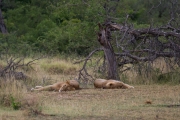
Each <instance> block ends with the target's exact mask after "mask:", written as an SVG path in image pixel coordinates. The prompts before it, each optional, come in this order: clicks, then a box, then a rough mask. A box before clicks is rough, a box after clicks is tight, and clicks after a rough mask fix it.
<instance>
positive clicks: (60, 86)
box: [31, 80, 80, 92]
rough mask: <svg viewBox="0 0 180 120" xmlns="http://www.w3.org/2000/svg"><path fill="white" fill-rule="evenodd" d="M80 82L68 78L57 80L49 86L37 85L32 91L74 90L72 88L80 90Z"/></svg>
mask: <svg viewBox="0 0 180 120" xmlns="http://www.w3.org/2000/svg"><path fill="white" fill-rule="evenodd" d="M78 89H80V88H79V83H78V82H77V81H75V80H67V81H66V82H57V83H55V84H52V85H48V86H44V87H42V86H36V87H35V88H32V89H31V91H59V92H61V91H72V90H78Z"/></svg>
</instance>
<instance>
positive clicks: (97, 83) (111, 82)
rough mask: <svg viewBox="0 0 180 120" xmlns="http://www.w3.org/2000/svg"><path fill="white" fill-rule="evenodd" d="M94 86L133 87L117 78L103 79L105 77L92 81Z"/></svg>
mask: <svg viewBox="0 0 180 120" xmlns="http://www.w3.org/2000/svg"><path fill="white" fill-rule="evenodd" d="M94 87H95V88H103V89H129V88H134V87H133V86H130V85H128V84H125V83H123V82H120V81H117V80H112V79H110V80H105V79H96V80H95V81H94Z"/></svg>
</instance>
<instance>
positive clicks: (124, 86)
mask: <svg viewBox="0 0 180 120" xmlns="http://www.w3.org/2000/svg"><path fill="white" fill-rule="evenodd" d="M122 88H123V89H128V88H134V87H133V86H130V85H128V84H125V83H123V86H122Z"/></svg>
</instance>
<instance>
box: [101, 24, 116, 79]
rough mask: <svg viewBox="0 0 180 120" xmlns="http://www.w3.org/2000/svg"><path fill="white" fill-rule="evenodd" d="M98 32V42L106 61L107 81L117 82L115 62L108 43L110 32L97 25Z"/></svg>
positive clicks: (112, 51)
mask: <svg viewBox="0 0 180 120" xmlns="http://www.w3.org/2000/svg"><path fill="white" fill-rule="evenodd" d="M99 29H100V32H99V33H98V41H99V43H100V44H101V45H102V47H103V50H104V54H105V57H106V61H107V73H108V76H107V79H116V80H119V76H118V72H117V62H116V57H115V53H114V50H113V47H112V45H111V43H110V37H111V35H110V31H109V28H108V27H105V28H103V27H102V26H101V25H100V24H99Z"/></svg>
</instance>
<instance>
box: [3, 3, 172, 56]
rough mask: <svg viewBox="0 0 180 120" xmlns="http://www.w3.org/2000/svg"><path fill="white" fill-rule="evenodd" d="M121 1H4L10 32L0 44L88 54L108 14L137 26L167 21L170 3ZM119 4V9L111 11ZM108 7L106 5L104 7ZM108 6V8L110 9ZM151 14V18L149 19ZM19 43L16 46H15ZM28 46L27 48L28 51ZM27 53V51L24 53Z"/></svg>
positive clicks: (94, 44)
mask: <svg viewBox="0 0 180 120" xmlns="http://www.w3.org/2000/svg"><path fill="white" fill-rule="evenodd" d="M158 4H159V2H158V1H155V0H153V1H143V0H133V1H132V0H121V1H119V2H116V1H111V2H106V1H104V0H91V1H81V0H77V1H74V0H68V1H52V0H43V1H41V0H28V1H24V0H17V1H14V0H12V1H3V6H2V11H3V16H4V21H5V23H6V26H7V29H8V31H9V36H11V38H10V37H8V39H12V40H9V41H7V40H4V39H7V38H4V37H3V36H2V35H1V36H0V40H1V41H2V40H4V41H3V43H4V44H2V45H1V46H0V47H1V48H0V49H3V48H2V47H4V46H7V44H8V45H9V44H10V43H11V44H12V45H11V46H8V48H9V49H12V51H13V50H15V52H17V51H16V50H19V49H18V48H16V47H18V46H19V48H21V49H22V51H29V52H30V51H33V52H43V53H55V54H58V53H72V52H73V53H77V54H79V55H86V54H87V53H88V52H89V51H90V50H92V49H93V48H94V47H97V46H98V43H97V40H96V39H97V38H96V36H97V34H96V32H97V24H98V23H102V22H104V21H105V19H107V17H108V15H111V16H112V17H114V18H116V19H114V21H117V22H124V20H125V19H126V16H127V15H129V18H130V19H129V20H130V21H131V22H132V23H133V24H135V26H136V27H137V28H142V27H146V26H148V24H149V23H151V21H152V20H153V21H154V23H156V24H158V25H159V24H162V23H164V22H166V21H167V20H168V19H169V17H168V16H167V13H168V11H167V6H169V4H168V3H166V0H165V1H162V4H161V5H160V7H158V8H156V9H153V10H151V11H149V10H150V9H151V8H152V6H157V5H158ZM115 5H116V6H117V9H116V11H114V10H111V9H113V8H112V7H113V6H115ZM105 6H106V7H105ZM108 9H109V11H108ZM107 12H109V13H107ZM148 15H149V16H151V18H152V19H149V17H148ZM14 44H16V45H15V46H16V47H14V46H13V45H14ZM27 48H28V50H27ZM23 54H25V53H23Z"/></svg>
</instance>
